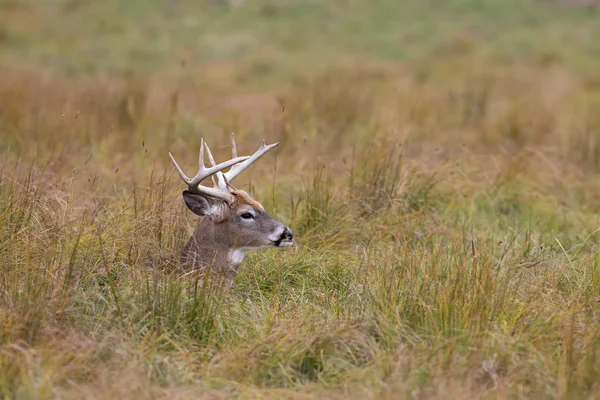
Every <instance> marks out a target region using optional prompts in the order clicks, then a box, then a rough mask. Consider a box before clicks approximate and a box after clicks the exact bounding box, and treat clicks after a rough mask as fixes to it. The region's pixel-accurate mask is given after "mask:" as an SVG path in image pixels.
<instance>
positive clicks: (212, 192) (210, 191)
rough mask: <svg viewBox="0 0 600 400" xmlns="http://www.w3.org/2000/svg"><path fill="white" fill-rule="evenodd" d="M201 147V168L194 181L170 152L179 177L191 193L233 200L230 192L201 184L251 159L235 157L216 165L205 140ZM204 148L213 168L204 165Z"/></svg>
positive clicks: (202, 141)
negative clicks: (210, 177)
mask: <svg viewBox="0 0 600 400" xmlns="http://www.w3.org/2000/svg"><path fill="white" fill-rule="evenodd" d="M201 146H202V147H200V155H199V162H200V167H199V168H198V173H197V174H196V176H194V177H193V178H192V179H190V178H189V177H188V176H187V175H186V174H185V173H184V172H183V170H182V169H181V167H180V166H179V164H177V161H175V157H173V155H172V154H171V153H170V152H169V157H171V161H172V162H173V165H174V166H175V169H176V170H177V172H178V173H179V176H180V177H181V179H182V180H183V181H184V182H185V183H186V184H187V185H188V187H189V189H190V190H191V191H195V192H198V193H203V194H206V195H208V196H211V197H216V198H220V199H223V200H226V201H229V200H231V195H230V194H229V192H227V191H223V190H221V188H216V187H215V188H209V187H206V186H202V185H200V182H202V181H203V180H204V179H206V178H208V177H209V176H212V175H215V174H217V173H221V171H222V170H224V169H226V168H228V167H231V166H233V165H235V164H237V163H240V162H242V161H245V160H247V159H248V158H250V157H234V158H233V159H231V160H228V161H225V162H222V163H221V164H215V160H214V158H213V156H212V154H211V153H210V149H209V148H208V145H207V144H205V143H204V139H202V140H201ZM204 147H206V150H207V152H208V155H209V160H210V162H211V164H212V166H211V167H210V168H206V166H205V165H204Z"/></svg>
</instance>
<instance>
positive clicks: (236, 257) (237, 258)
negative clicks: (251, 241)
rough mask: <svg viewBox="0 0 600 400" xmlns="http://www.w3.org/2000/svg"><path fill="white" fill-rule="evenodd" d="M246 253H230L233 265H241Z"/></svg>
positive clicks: (237, 251)
mask: <svg viewBox="0 0 600 400" xmlns="http://www.w3.org/2000/svg"><path fill="white" fill-rule="evenodd" d="M245 255H246V251H245V250H244V249H235V250H231V251H230V252H229V261H230V262H231V263H233V264H239V263H241V262H242V260H243V259H244V256H245Z"/></svg>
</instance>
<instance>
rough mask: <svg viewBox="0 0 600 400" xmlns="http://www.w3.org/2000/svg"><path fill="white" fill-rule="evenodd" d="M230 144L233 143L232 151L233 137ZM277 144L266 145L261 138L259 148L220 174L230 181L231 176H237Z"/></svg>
mask: <svg viewBox="0 0 600 400" xmlns="http://www.w3.org/2000/svg"><path fill="white" fill-rule="evenodd" d="M232 145H233V148H232V152H233V151H234V150H233V149H235V141H234V140H233V139H232ZM278 145H279V142H277V143H273V144H270V145H266V144H265V141H264V140H263V142H262V144H261V145H260V148H259V149H258V150H257V151H256V152H255V153H254V154H252V155H251V156H250V157H249V158H248V159H247V160H246V161H244V162H242V163H239V164H236V165H234V166H232V167H231V169H230V170H229V171H227V172H225V173H222V174H223V175H224V176H225V179H226V180H227V181H231V180H232V179H233V178H235V177H236V176H238V175H239V174H240V172H242V171H243V170H245V169H246V168H248V167H249V166H250V165H251V164H252V163H254V162H255V161H256V160H258V159H259V158H261V157H262V156H264V155H265V153H266V152H268V151H269V150H271V149H273V148H275V147H277V146H278ZM235 152H236V153H237V149H236V150H235ZM217 176H218V175H217Z"/></svg>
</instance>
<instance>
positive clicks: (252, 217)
mask: <svg viewBox="0 0 600 400" xmlns="http://www.w3.org/2000/svg"><path fill="white" fill-rule="evenodd" d="M240 217H242V218H244V219H254V215H252V214H250V213H243V214H242V215H240Z"/></svg>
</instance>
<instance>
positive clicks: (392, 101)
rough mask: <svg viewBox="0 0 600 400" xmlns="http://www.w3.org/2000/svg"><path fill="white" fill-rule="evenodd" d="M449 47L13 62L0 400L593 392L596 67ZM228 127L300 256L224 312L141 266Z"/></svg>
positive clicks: (4, 110)
mask: <svg viewBox="0 0 600 400" xmlns="http://www.w3.org/2000/svg"><path fill="white" fill-rule="evenodd" d="M15 4H17V3H16V2H15ZM27 4H29V3H27ZM69 4H71V6H72V7H76V6H77V4H79V3H78V2H76V1H75V2H70V3H69ZM20 7H21V8H19V7H16V6H15V8H14V10H13V11H12V12H14V13H21V12H23V11H22V7H25V5H23V4H22V5H21V6H20ZM27 7H32V6H31V4H29V5H28V6H27ZM248 7H253V6H252V5H250V6H248ZM272 7H275V10H276V9H277V7H283V6H272ZM290 7H292V6H290ZM293 7H296V6H295V5H294V6H293ZM311 7H313V6H311ZM314 7H316V6H314ZM540 7H541V6H540ZM242 8H243V7H242ZM33 10H36V9H35V8H33ZM282 10H284V9H283V8H282ZM107 12H108V11H107ZM262 12H264V10H263V11H262ZM269 12H282V13H283V12H284V11H272V10H271V11H269ZM32 15H35V13H34V14H32ZM31 18H33V17H31ZM303 18H309V17H306V16H305V17H303ZM118 22H119V21H116V22H115V23H118ZM71 23H74V22H73V21H71ZM10 29H13V30H10ZM10 29H8V28H7V31H6V33H5V35H6V36H7V37H8V38H10V37H12V36H11V35H14V34H15V32H17V30H15V29H16V28H14V27H13V28H10ZM36 29H37V28H36ZM0 40H3V39H2V31H1V30H0ZM6 40H8V39H6ZM463 44H464V43H463ZM475 46H477V45H475ZM455 51H456V52H453V53H452V54H450V55H448V54H447V53H444V54H438V53H433V55H432V56H431V58H423V57H421V56H415V57H414V58H410V59H408V60H405V61H402V62H400V61H394V60H390V59H384V58H373V59H369V60H368V61H367V60H366V59H365V58H364V57H358V58H356V57H357V56H356V55H354V54H352V53H351V52H348V53H343V52H342V53H343V56H340V59H339V61H337V62H335V63H330V64H329V65H328V66H327V67H326V68H323V66H322V65H319V64H318V63H317V64H316V65H314V66H311V63H310V60H308V61H307V60H304V62H302V63H300V64H299V65H298V66H296V67H295V68H293V69H292V70H291V72H285V73H283V72H282V75H277V74H275V75H274V76H271V78H269V79H267V78H265V75H264V74H265V72H264V70H262V69H260V68H258V67H257V64H256V60H247V59H245V58H243V57H242V58H241V61H240V62H239V63H237V64H236V63H231V62H229V61H227V62H222V63H214V62H212V61H211V62H207V63H206V64H202V68H201V69H200V68H198V69H195V68H187V67H186V68H187V69H186V68H170V67H160V68H156V69H154V70H152V71H148V70H142V69H138V68H132V69H131V71H130V72H129V73H128V74H126V75H118V74H113V73H90V74H87V75H86V74H82V76H80V75H78V76H77V77H76V78H73V77H71V78H69V77H68V75H66V74H65V73H64V72H63V73H61V72H57V71H52V70H48V69H46V68H44V67H43V66H40V65H38V61H36V60H35V59H33V61H32V59H29V58H26V57H25V58H23V57H22V56H21V55H19V56H15V58H14V59H10V60H9V61H6V62H5V65H6V68H5V69H4V70H3V74H2V76H1V77H0V152H1V154H2V158H1V160H0V397H2V398H19V399H20V398H40V399H41V398H77V399H80V398H90V399H91V398H94V399H96V398H115V397H118V398H181V399H187V398H190V399H191V398H211V399H213V398H290V399H293V398H302V399H305V398H315V399H316V398H357V399H358V398H372V399H379V398H434V399H435V398H598V396H599V395H598V394H599V393H600V386H599V383H598V382H600V380H599V379H598V377H599V375H600V361H599V360H600V334H599V332H600V322H599V320H598V312H599V310H600V305H599V303H600V266H599V260H600V259H599V241H598V240H599V238H598V232H597V229H598V223H599V222H600V217H599V215H598V212H599V210H600V201H599V200H598V199H599V198H600V197H599V194H600V183H599V182H600V179H599V178H600V176H599V175H600V142H599V140H598V134H599V132H600V131H599V129H600V85H598V82H600V76H599V75H598V73H597V72H595V71H591V72H590V69H586V68H583V69H577V68H574V67H573V66H572V65H568V64H567V63H565V62H562V61H560V60H558V61H556V60H554V61H551V62H548V60H545V61H544V62H541V61H539V60H536V59H535V57H517V58H512V59H510V60H504V61H503V60H502V59H500V58H498V57H497V56H496V55H489V56H486V55H485V52H483V53H481V54H479V53H477V54H479V55H477V56H476V57H475V58H473V57H472V53H469V54H471V55H469V54H465V53H463V52H462V50H460V51H459V50H455ZM570 51H572V52H575V50H573V49H571V50H570ZM7 53H10V54H13V55H14V54H15V52H14V51H9V52H7ZM342 53H340V54H342ZM260 57H261V56H259V58H260ZM296 57H297V58H295V59H294V58H292V56H290V60H292V59H294V60H299V59H300V60H301V59H302V57H300V56H296ZM586 57H587V56H586ZM584 59H585V57H584V58H582V59H581V60H584ZM257 68H258V69H257ZM67 70H68V68H67ZM267 76H270V75H269V74H268V73H267ZM253 77H256V79H257V80H259V81H260V80H261V79H262V80H263V81H262V82H263V83H264V85H263V86H262V87H253V85H251V84H240V80H244V79H252V78H253ZM280 82H285V83H284V84H282V85H279V83H280ZM231 131H235V132H236V135H237V136H236V137H237V140H238V147H239V149H240V151H250V150H252V149H254V147H255V146H257V145H258V143H259V141H260V140H261V139H263V138H264V139H266V140H267V141H269V142H272V141H280V142H281V145H280V146H279V147H278V148H277V150H276V151H274V155H272V156H271V155H270V156H269V157H266V158H264V159H262V160H261V162H260V163H259V164H256V165H255V166H253V167H252V169H251V170H249V171H248V173H247V174H246V175H245V176H243V177H240V185H241V186H242V187H243V188H245V189H248V190H250V192H252V193H253V194H254V195H255V197H256V198H257V199H258V200H260V201H261V202H262V203H263V204H264V205H265V206H266V208H267V209H268V211H269V212H270V213H271V214H272V215H274V216H276V217H277V218H279V219H281V220H282V221H285V222H286V223H288V224H289V225H290V226H291V227H292V229H293V230H294V232H295V234H296V236H297V238H298V239H297V241H298V246H296V247H295V248H293V249H290V250H289V251H264V252H256V253H254V254H251V255H250V256H249V257H248V258H247V259H246V260H245V261H244V267H243V269H242V270H241V272H240V274H239V275H238V277H237V278H236V285H235V287H234V289H233V291H232V292H231V293H230V294H229V295H228V296H221V295H214V294H209V292H208V291H207V290H206V288H205V287H203V286H202V285H199V283H198V282H197V281H195V280H194V279H193V278H190V277H181V276H177V275H165V274H162V273H160V272H158V271H156V270H154V269H152V268H150V267H148V264H149V261H153V260H156V259H159V258H161V257H164V256H166V255H169V254H171V253H172V252H176V251H178V250H179V249H180V248H181V247H182V245H183V243H184V242H185V240H186V239H187V237H188V235H189V234H190V232H191V229H192V228H193V226H194V224H195V222H196V219H195V217H193V216H191V213H190V212H188V211H187V209H186V208H185V206H184V204H183V202H182V201H181V197H180V193H181V189H182V188H181V183H180V182H179V180H178V178H177V176H176V174H174V173H173V169H172V167H171V166H170V164H169V162H168V157H167V151H171V152H173V153H174V154H175V155H176V157H177V159H178V160H181V163H182V165H194V164H195V158H196V152H195V150H193V149H196V148H198V146H199V143H200V136H201V135H202V136H204V138H205V139H206V140H207V141H209V143H211V144H213V143H214V144H213V145H212V146H213V147H214V148H215V150H216V153H217V155H218V157H220V158H222V157H225V156H226V155H227V154H228V147H227V142H228V138H229V133H230V132H231Z"/></svg>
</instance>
